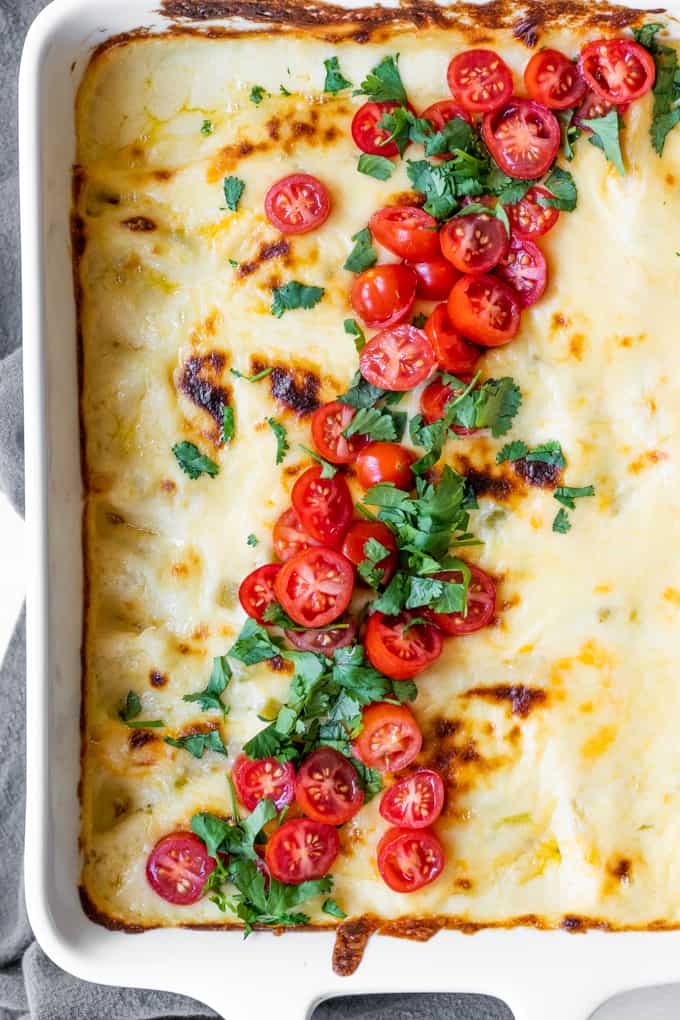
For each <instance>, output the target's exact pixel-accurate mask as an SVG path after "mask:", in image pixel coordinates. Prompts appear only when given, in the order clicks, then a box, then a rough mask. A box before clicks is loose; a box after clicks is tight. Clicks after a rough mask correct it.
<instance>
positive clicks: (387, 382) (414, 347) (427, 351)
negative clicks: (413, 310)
mask: <svg viewBox="0 0 680 1020" xmlns="http://www.w3.org/2000/svg"><path fill="white" fill-rule="evenodd" d="M434 364H435V360H434V351H433V350H432V344H431V343H430V341H429V340H428V337H427V334H426V333H423V331H422V330H421V329H416V327H415V326H395V327H393V328H392V329H384V330H382V331H381V332H380V333H376V334H375V336H372V337H371V339H370V340H369V341H368V343H367V344H366V346H365V347H364V349H363V351H362V352H361V354H360V356H359V369H360V371H361V374H362V375H363V377H364V379H366V380H367V382H370V383H372V384H373V386H380V387H381V388H382V389H385V390H398V391H399V392H404V391H405V390H412V389H413V387H414V386H417V385H418V383H421V382H422V381H423V380H424V379H427V377H428V375H430V373H431V372H432V370H433V368H434Z"/></svg>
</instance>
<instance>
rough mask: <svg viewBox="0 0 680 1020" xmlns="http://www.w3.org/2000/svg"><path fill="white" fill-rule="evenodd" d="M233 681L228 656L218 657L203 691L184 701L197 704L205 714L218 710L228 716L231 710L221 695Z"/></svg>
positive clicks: (185, 696)
mask: <svg viewBox="0 0 680 1020" xmlns="http://www.w3.org/2000/svg"><path fill="white" fill-rule="evenodd" d="M230 680H231V667H230V666H229V662H228V661H227V657H226V655H218V656H216V657H215V658H214V659H213V667H212V672H211V674H210V679H209V680H208V683H207V684H206V686H205V687H204V688H203V690H202V691H198V692H197V693H196V694H185V695H184V696H183V698H182V701H189V702H197V703H198V704H199V705H200V706H201V708H202V709H203V711H204V712H209V711H210V710H211V709H216V710H217V711H218V712H221V713H222V715H223V716H226V714H227V712H228V711H229V708H228V706H227V705H225V704H224V702H223V701H222V699H221V697H220V695H221V694H223V693H224V691H225V690H226V687H227V684H228V683H229V681H230Z"/></svg>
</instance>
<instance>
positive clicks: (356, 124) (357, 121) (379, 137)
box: [352, 101, 411, 156]
mask: <svg viewBox="0 0 680 1020" xmlns="http://www.w3.org/2000/svg"><path fill="white" fill-rule="evenodd" d="M397 106H401V103H395V102H392V101H389V102H384V103H364V105H363V106H360V107H359V109H358V110H357V112H356V113H355V114H354V117H353V119H352V138H353V139H354V144H355V145H356V147H357V149H361V151H362V152H368V153H370V154H371V155H372V156H398V155H399V146H398V145H397V143H396V142H388V141H387V139H388V138H389V137H390V133H389V131H385V130H384V129H383V128H379V127H378V123H379V122H380V121H381V120H382V119H383V117H384V116H385V114H386V113H389V112H390V110H394V108H395V107H397ZM409 109H411V107H410V106H409Z"/></svg>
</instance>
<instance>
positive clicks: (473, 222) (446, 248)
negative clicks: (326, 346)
mask: <svg viewBox="0 0 680 1020" xmlns="http://www.w3.org/2000/svg"><path fill="white" fill-rule="evenodd" d="M440 241H441V247H442V255H443V256H444V258H445V259H448V260H449V262H450V263H451V265H452V266H453V267H454V268H455V269H457V270H458V272H459V273H486V272H487V270H489V269H493V267H494V266H497V265H498V263H499V262H500V260H501V259H502V257H503V255H504V254H505V252H506V251H507V248H508V231H507V230H506V228H505V224H504V223H502V222H501V220H499V219H498V217H497V216H493V215H492V214H491V213H467V214H466V215H463V216H454V217H453V219H452V220H449V222H448V223H447V224H445V226H444V227H443V228H442V232H441V235H440Z"/></svg>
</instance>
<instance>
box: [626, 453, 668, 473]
mask: <svg viewBox="0 0 680 1020" xmlns="http://www.w3.org/2000/svg"><path fill="white" fill-rule="evenodd" d="M662 460H668V454H667V453H664V451H663V450H646V451H645V453H641V454H640V456H639V457H636V459H635V460H633V461H631V462H630V464H629V465H628V470H629V471H630V473H631V474H632V475H639V474H640V473H641V472H642V471H645V470H646V469H647V468H650V467H653V466H654V464H659V463H660V462H661V461H662Z"/></svg>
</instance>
